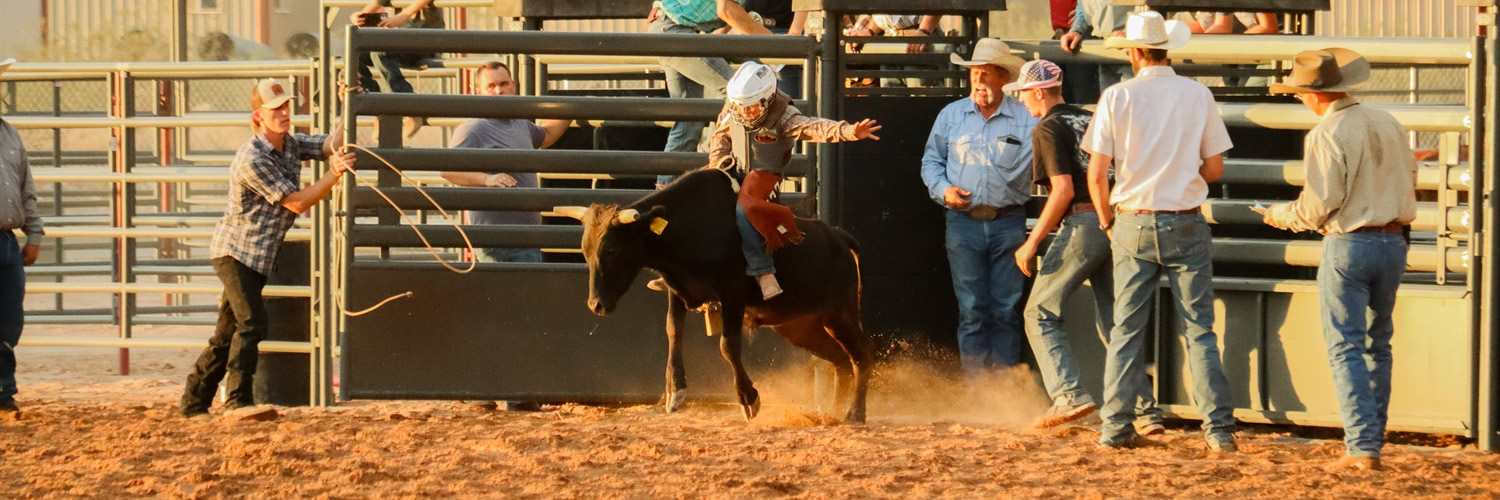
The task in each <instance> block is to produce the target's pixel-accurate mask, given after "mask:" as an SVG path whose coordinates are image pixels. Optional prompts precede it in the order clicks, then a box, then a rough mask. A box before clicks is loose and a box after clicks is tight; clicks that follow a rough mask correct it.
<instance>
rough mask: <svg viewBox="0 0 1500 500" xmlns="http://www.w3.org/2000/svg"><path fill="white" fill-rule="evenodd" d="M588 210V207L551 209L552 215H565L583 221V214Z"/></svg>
mask: <svg viewBox="0 0 1500 500" xmlns="http://www.w3.org/2000/svg"><path fill="white" fill-rule="evenodd" d="M588 210H589V209H588V207H552V213H555V214H558V215H566V216H568V217H572V218H574V219H578V220H583V214H584V213H585V212H588Z"/></svg>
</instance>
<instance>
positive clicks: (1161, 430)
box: [1135, 422, 1167, 436]
mask: <svg viewBox="0 0 1500 500" xmlns="http://www.w3.org/2000/svg"><path fill="white" fill-rule="evenodd" d="M1135 432H1136V434H1140V435H1142V436H1157V435H1161V434H1166V433H1167V426H1165V425H1162V423H1161V422H1137V423H1136V424H1135Z"/></svg>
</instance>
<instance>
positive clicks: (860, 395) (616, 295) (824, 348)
mask: <svg viewBox="0 0 1500 500" xmlns="http://www.w3.org/2000/svg"><path fill="white" fill-rule="evenodd" d="M734 190H735V187H734V180H733V179H731V178H730V177H729V175H728V174H726V173H725V172H723V171H721V170H717V169H704V170H698V171H694V172H692V173H689V174H687V175H685V176H683V177H682V178H680V179H678V180H677V182H674V183H672V184H670V185H668V186H667V187H665V188H664V189H662V190H660V191H657V192H655V193H652V194H651V195H649V196H646V197H645V198H642V199H641V200H640V201H637V202H635V203H634V204H632V205H630V206H629V207H626V208H624V209H621V208H620V207H619V206H618V205H598V204H595V205H591V206H589V207H587V208H585V207H557V208H555V209H553V210H554V211H555V212H557V213H560V214H564V215H568V216H571V217H574V218H577V219H579V220H581V221H583V245H582V248H583V256H584V259H585V260H586V261H587V262H588V266H589V300H588V307H589V310H591V311H593V312H594V314H598V315H601V316H602V315H605V314H609V312H610V311H611V310H613V309H614V307H615V305H616V304H617V303H618V302H619V300H620V296H621V295H623V294H624V293H625V292H626V291H627V290H629V289H630V285H631V283H633V282H634V281H635V278H636V275H638V274H640V271H641V269H642V268H650V269H653V270H655V271H656V272H658V273H661V275H662V277H663V278H664V279H665V280H666V283H667V286H668V289H669V290H668V292H667V295H668V297H667V345H668V349H669V354H668V359H667V389H666V395H665V401H666V409H667V411H669V412H670V411H674V410H676V408H677V405H678V404H680V403H681V402H682V390H683V389H685V388H686V387H687V380H686V376H685V372H684V371H683V367H682V344H681V343H680V342H679V341H678V340H679V336H680V335H681V334H682V328H683V325H685V324H686V323H685V321H686V317H687V313H688V310H690V309H699V308H705V307H707V308H708V309H709V310H710V311H712V310H713V309H714V308H715V307H717V314H719V315H720V319H721V321H722V324H723V335H721V336H720V338H719V349H720V351H721V352H722V353H723V355H724V359H725V360H728V361H729V366H730V367H731V368H733V369H734V384H735V390H736V393H737V394H738V396H739V403H740V408H741V411H742V412H743V414H744V417H745V420H747V421H748V420H750V419H752V418H754V417H755V415H756V413H758V412H759V411H760V394H759V393H758V392H757V391H756V390H755V385H754V384H753V383H751V381H750V376H749V375H748V374H746V373H745V367H744V364H743V363H742V362H741V360H740V347H741V346H740V338H741V336H742V333H743V332H744V331H745V330H744V329H745V328H749V329H754V328H757V327H760V326H769V327H771V329H772V330H774V331H776V333H777V334H780V335H781V336H782V337H783V338H785V339H786V340H787V342H790V343H791V344H792V345H795V346H797V347H801V348H803V349H806V350H808V351H810V352H812V354H813V355H815V356H818V357H820V358H823V359H826V360H828V361H830V362H832V363H833V364H834V366H836V367H837V370H838V375H839V377H838V380H839V382H838V396H839V397H838V404H839V405H840V406H842V405H844V404H846V403H847V404H849V410H848V413H846V414H845V416H844V421H845V422H849V423H863V422H864V421H865V393H866V388H867V385H868V379H869V369H870V365H871V363H872V359H873V357H874V352H873V351H874V347H873V345H872V343H871V341H870V337H869V336H868V335H866V334H865V331H864V327H863V326H862V325H861V324H860V311H859V305H860V304H859V302H860V275H859V249H858V247H857V244H856V243H855V241H854V238H853V237H852V236H850V235H849V234H848V233H846V232H844V231H842V230H839V229H836V228H833V227H830V226H829V225H827V224H824V223H823V222H821V221H816V220H806V219H798V221H797V225H798V228H800V229H801V230H802V231H803V232H804V233H806V239H805V241H803V242H802V243H800V244H797V245H794V246H789V247H786V248H782V249H781V250H779V251H777V252H776V254H775V255H774V258H775V260H776V269H777V274H778V275H779V276H780V281H781V285H782V288H783V290H784V292H783V293H782V294H781V295H778V296H776V297H773V298H771V299H770V300H763V299H762V298H761V293H760V288H759V287H758V286H757V285H756V283H755V280H754V279H752V278H750V277H748V276H746V275H745V258H744V256H743V255H742V253H741V252H740V236H739V232H738V231H737V230H736V228H735V213H734V206H735V192H734ZM710 314H714V313H713V312H710Z"/></svg>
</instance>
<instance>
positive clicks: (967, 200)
mask: <svg viewBox="0 0 1500 500" xmlns="http://www.w3.org/2000/svg"><path fill="white" fill-rule="evenodd" d="M951 60H952V61H953V63H954V64H958V65H961V66H967V67H968V68H969V84H970V87H971V92H970V94H969V97H967V98H964V99H961V100H958V101H955V102H954V103H952V104H949V105H948V106H947V107H946V108H943V111H942V112H941V113H938V117H937V121H936V122H935V123H933V125H932V133H931V135H929V136H928V137H927V149H926V151H925V152H924V153H923V155H922V182H923V183H925V184H926V185H927V192H928V195H929V196H931V197H932V200H933V201H935V202H937V203H938V204H939V205H942V206H943V207H944V208H947V209H948V212H947V214H946V217H947V238H946V239H947V243H946V246H947V249H948V266H949V267H950V268H951V269H952V271H953V294H954V295H955V296H956V297H957V298H958V315H959V320H958V350H959V355H960V357H961V360H962V362H963V369H964V374H965V375H967V376H969V377H970V378H971V379H972V378H974V377H975V376H977V375H980V374H981V373H983V372H985V371H986V370H991V369H996V368H1005V367H1009V366H1013V365H1016V364H1019V363H1020V362H1021V337H1022V335H1023V333H1022V328H1021V315H1020V312H1019V308H1018V307H1017V306H1018V305H1019V303H1020V301H1021V291H1022V290H1021V287H1022V285H1023V284H1024V282H1025V279H1026V278H1025V277H1024V276H1022V275H1021V271H1020V269H1017V268H1016V265H1015V251H1016V249H1017V248H1019V247H1020V246H1021V242H1022V241H1024V240H1025V239H1026V210H1025V209H1024V207H1023V205H1024V204H1025V203H1026V200H1027V199H1029V198H1030V194H1029V189H1030V187H1031V129H1032V128H1033V127H1035V126H1036V122H1037V119H1036V118H1034V117H1032V116H1031V113H1030V112H1027V111H1026V107H1025V106H1022V105H1021V103H1019V102H1016V100H1015V99H1011V98H1010V97H1007V96H1006V95H1005V94H1004V92H1003V91H1002V90H1001V86H1003V85H1005V84H1006V83H1009V82H1010V81H1011V80H1012V79H1013V78H1015V76H1016V75H1017V74H1018V73H1019V72H1020V67H1021V65H1022V64H1024V63H1025V61H1023V60H1021V58H1019V57H1016V56H1014V55H1011V53H1010V48H1009V47H1007V46H1006V45H1005V42H1001V41H1000V40H996V39H994V38H985V39H983V40H980V41H979V43H978V44H976V45H975V46H974V57H973V59H971V60H967V61H965V60H964V59H963V58H962V57H959V56H958V54H953V55H952V56H951Z"/></svg>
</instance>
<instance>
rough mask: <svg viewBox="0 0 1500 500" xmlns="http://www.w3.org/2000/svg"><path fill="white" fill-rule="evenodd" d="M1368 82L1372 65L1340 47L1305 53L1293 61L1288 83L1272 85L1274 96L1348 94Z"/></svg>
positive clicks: (1299, 54)
mask: <svg viewBox="0 0 1500 500" xmlns="http://www.w3.org/2000/svg"><path fill="white" fill-rule="evenodd" d="M1369 80H1370V61H1367V60H1365V58H1364V56H1361V55H1359V53H1358V52H1355V51H1352V50H1349V49H1344V48H1339V47H1329V48H1326V49H1323V50H1304V51H1302V52H1298V53H1297V57H1295V58H1293V59H1292V74H1291V75H1288V76H1287V77H1286V81H1285V82H1283V83H1273V84H1271V93H1272V94H1297V93H1305V92H1349V91H1351V90H1358V89H1359V88H1360V87H1363V86H1364V85H1365V82H1367V81H1369Z"/></svg>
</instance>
